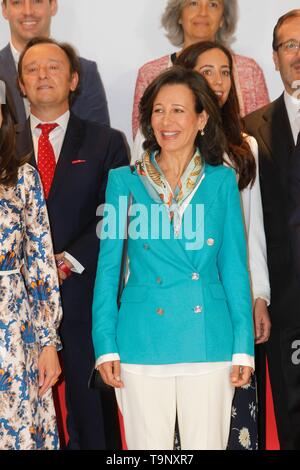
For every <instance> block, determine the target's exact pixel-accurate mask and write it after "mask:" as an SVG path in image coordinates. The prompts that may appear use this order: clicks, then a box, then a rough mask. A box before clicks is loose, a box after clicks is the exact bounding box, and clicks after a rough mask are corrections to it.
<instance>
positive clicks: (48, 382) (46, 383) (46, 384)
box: [39, 376, 53, 397]
mask: <svg viewBox="0 0 300 470" xmlns="http://www.w3.org/2000/svg"><path fill="white" fill-rule="evenodd" d="M52 380H53V377H49V376H46V378H45V381H44V384H43V386H42V387H41V388H40V391H39V396H40V397H42V396H43V395H44V394H45V393H46V392H47V391H48V390H49V388H50V387H51V382H52Z"/></svg>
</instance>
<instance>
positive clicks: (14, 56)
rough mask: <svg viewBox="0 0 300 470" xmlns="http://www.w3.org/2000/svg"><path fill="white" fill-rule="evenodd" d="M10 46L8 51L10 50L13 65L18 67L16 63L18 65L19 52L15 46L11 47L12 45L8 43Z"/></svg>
mask: <svg viewBox="0 0 300 470" xmlns="http://www.w3.org/2000/svg"><path fill="white" fill-rule="evenodd" d="M9 45H10V50H11V53H12V56H13V59H14V63H15V65H16V67H18V63H19V59H20V55H21V54H20V52H19V51H18V50H17V49H16V48H15V46H14V45H13V43H12V42H11V41H10V43H9Z"/></svg>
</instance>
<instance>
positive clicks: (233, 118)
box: [176, 41, 256, 190]
mask: <svg viewBox="0 0 300 470" xmlns="http://www.w3.org/2000/svg"><path fill="white" fill-rule="evenodd" d="M212 49H220V50H221V51H222V52H224V54H225V55H226V57H227V58H228V62H229V68H230V78H231V83H232V85H231V89H230V92H229V95H228V98H227V101H226V103H225V104H224V106H223V107H222V108H221V115H222V121H223V129H224V133H225V136H226V139H227V144H228V149H229V154H228V155H229V158H230V160H231V162H232V164H233V167H234V168H235V170H236V171H237V173H238V175H239V189H240V190H242V189H244V188H246V187H247V186H248V185H249V184H250V183H251V184H253V183H254V181H255V177H256V164H255V159H254V156H253V154H252V152H251V149H250V146H249V144H248V142H247V140H246V139H245V138H244V137H243V124H242V119H241V117H240V109H239V102H238V98H237V93H236V88H235V84H234V77H233V62H232V56H231V53H230V51H229V50H228V49H227V48H226V47H225V46H223V45H220V44H218V43H215V42H211V41H203V42H198V43H196V44H193V45H191V46H189V47H187V48H186V49H184V51H183V52H182V53H181V54H180V55H179V57H178V58H177V60H176V64H178V65H180V66H182V67H186V68H187V69H194V68H195V67H196V64H197V60H198V57H199V56H200V55H201V54H203V53H204V52H206V51H209V50H212Z"/></svg>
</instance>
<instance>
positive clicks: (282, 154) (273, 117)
mask: <svg viewBox="0 0 300 470" xmlns="http://www.w3.org/2000/svg"><path fill="white" fill-rule="evenodd" d="M263 119H264V123H263V124H262V125H261V127H260V128H259V133H260V136H261V138H262V140H263V142H264V144H265V146H266V148H267V150H268V153H269V154H270V158H272V160H273V162H274V164H275V165H277V167H278V170H279V175H280V181H281V182H282V184H283V186H284V187H286V185H287V172H288V166H289V157H290V155H291V154H292V152H293V150H294V148H295V143H294V139H293V134H292V130H291V126H290V122H289V118H288V114H287V110H286V107H285V103H284V95H281V96H280V98H278V99H277V100H276V101H275V102H274V103H273V106H271V107H270V108H269V109H268V110H267V112H266V113H265V115H264V116H263Z"/></svg>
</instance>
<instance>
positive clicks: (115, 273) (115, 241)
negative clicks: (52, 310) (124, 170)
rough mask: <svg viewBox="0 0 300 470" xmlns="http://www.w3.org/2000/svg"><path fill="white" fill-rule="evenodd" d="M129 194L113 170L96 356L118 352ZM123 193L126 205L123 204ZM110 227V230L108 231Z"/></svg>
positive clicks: (99, 281) (97, 294)
mask: <svg viewBox="0 0 300 470" xmlns="http://www.w3.org/2000/svg"><path fill="white" fill-rule="evenodd" d="M128 194H129V190H127V189H126V188H125V187H124V185H123V184H122V182H121V179H120V178H118V177H117V174H116V172H115V171H110V173H109V178H108V184H107V190H106V203H105V212H104V218H103V225H102V232H101V242H100V254H99V259H98V267H97V275H96V282H95V288H94V300H93V308H92V338H93V343H94V349H95V357H96V358H99V356H103V355H104V354H110V353H118V347H117V343H116V325H117V318H118V307H117V293H118V285H119V276H120V267H121V258H122V249H123V242H124V240H123V239H122V237H120V236H118V234H119V233H122V234H123V233H124V232H125V224H126V218H127V205H128ZM122 195H123V196H124V201H125V203H124V204H122V203H121V204H120V196H122ZM120 221H121V224H122V225H121V224H120ZM107 230H109V231H110V233H107ZM114 230H115V231H114ZM105 234H106V235H105Z"/></svg>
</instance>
